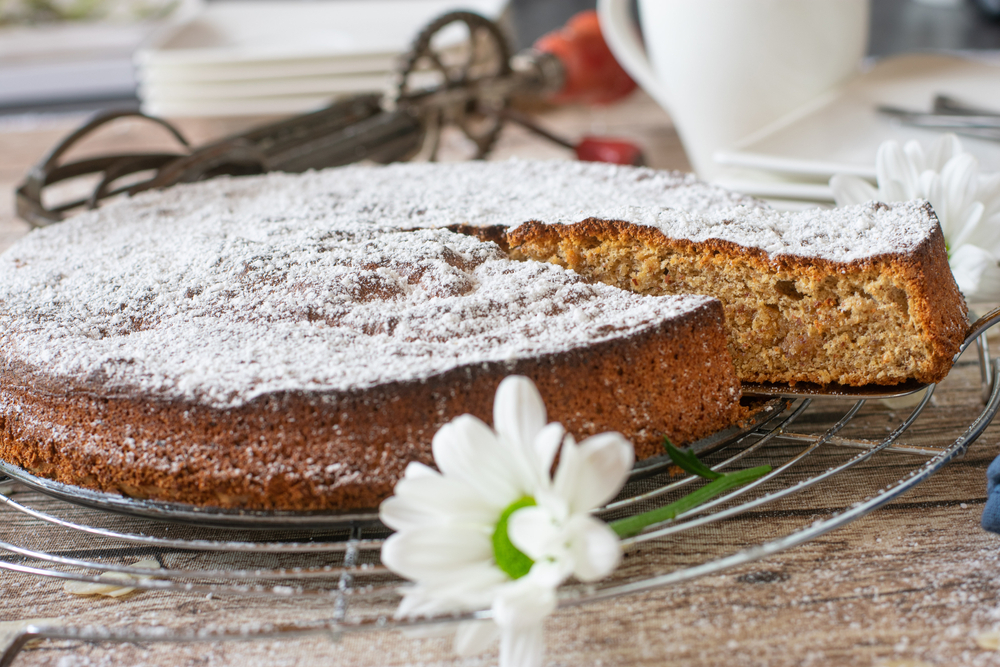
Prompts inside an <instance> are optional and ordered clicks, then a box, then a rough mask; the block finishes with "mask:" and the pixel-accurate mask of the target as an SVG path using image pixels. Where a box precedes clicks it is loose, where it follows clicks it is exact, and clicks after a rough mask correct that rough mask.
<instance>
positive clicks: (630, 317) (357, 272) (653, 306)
mask: <svg viewBox="0 0 1000 667" xmlns="http://www.w3.org/2000/svg"><path fill="white" fill-rule="evenodd" d="M370 171H373V172H376V173H377V172H379V171H380V170H370ZM335 173H336V172H329V173H327V174H323V175H317V174H310V175H307V176H306V177H304V178H302V179H301V180H297V179H294V178H291V177H284V176H282V177H278V178H265V179H235V180H223V181H219V182H212V183H206V184H199V185H198V186H195V187H181V188H175V189H173V190H170V191H168V192H164V193H162V194H158V193H153V194H149V195H146V196H142V197H137V198H136V199H135V200H132V201H122V202H118V203H115V204H113V205H110V206H108V207H106V208H104V209H102V210H100V211H97V212H93V213H89V214H84V215H81V216H78V217H76V218H74V219H72V220H70V221H67V222H65V223H62V224H60V225H57V226H54V227H51V228H47V229H43V230H40V231H37V232H34V233H32V234H31V235H29V236H28V237H27V238H26V239H24V240H23V241H22V242H21V243H19V244H18V245H16V246H15V247H14V248H12V249H11V250H10V251H8V252H7V253H6V254H5V255H3V257H2V258H0V275H2V276H3V280H2V287H0V302H2V312H0V350H2V355H3V359H4V361H5V362H6V364H8V365H10V364H15V363H26V364H28V365H29V366H32V367H35V368H37V369H44V373H46V374H50V373H51V374H52V375H53V376H54V377H58V378H66V379H68V380H69V381H71V382H73V383H74V384H76V385H84V386H100V387H101V388H103V389H112V390H113V389H115V388H121V389H139V390H141V391H144V392H148V393H151V394H154V395H159V396H162V397H167V398H183V399H190V400H199V401H202V402H206V403H208V404H211V405H216V406H234V405H239V404H242V403H245V402H247V401H249V400H252V399H253V398H254V397H256V396H259V395H261V394H265V393H269V392H275V391H282V390H288V391H294V390H308V391H324V390H333V391H338V390H352V389H364V388H367V387H371V386H374V385H378V384H381V383H385V382H390V381H409V380H420V379H423V378H428V377H431V376H433V375H436V374H439V373H441V372H444V371H448V370H450V369H453V368H456V367H463V366H473V365H476V364H481V363H484V362H496V361H500V362H503V361H515V360H518V359H523V358H529V357H535V356H539V355H546V354H551V353H556V352H560V351H563V350H567V349H573V348H576V347H580V346H585V345H591V344H593V343H597V342H601V341H605V340H609V339H613V338H619V337H627V336H630V335H633V334H635V333H638V332H641V331H644V330H646V329H648V328H649V327H652V326H656V325H657V324H659V323H662V322H663V321H664V320H668V319H670V318H674V317H676V316H678V315H680V314H682V313H684V312H687V311H689V310H691V309H693V308H696V307H699V306H701V305H703V304H704V303H706V302H707V301H708V299H707V298H704V297H690V298H667V297H662V298H644V297H639V296H637V295H634V294H631V293H628V292H624V291H621V290H618V289H616V288H612V287H608V286H605V285H588V284H586V283H584V282H583V281H582V280H581V279H580V278H579V277H578V276H576V275H575V274H573V273H572V272H567V271H565V270H563V269H561V268H560V267H556V266H552V265H547V264H540V263H535V262H526V263H520V262H512V261H510V260H509V259H507V257H506V255H504V254H503V252H502V251H500V249H499V248H497V247H496V246H495V245H494V244H492V243H484V242H481V241H479V240H477V239H474V238H472V237H468V236H464V235H461V234H455V233H452V232H449V231H446V230H440V229H438V230H435V229H419V230H415V231H401V230H400V229H399V228H398V227H399V226H402V225H397V226H395V228H392V227H387V226H385V225H384V224H383V225H375V224H372V221H359V220H357V216H356V213H351V214H342V212H341V211H339V209H337V207H336V206H331V205H330V204H329V202H325V201H323V200H322V198H318V197H316V196H315V189H312V186H314V185H315V184H316V182H317V180H324V179H327V180H332V179H333V177H334V176H335ZM297 185H301V186H302V187H301V188H300V187H292V186H297ZM331 210H332V211H333V212H331ZM379 217H380V218H381V219H382V222H383V223H387V222H397V223H398V222H399V221H398V220H391V221H390V220H388V219H386V218H385V217H384V216H379Z"/></svg>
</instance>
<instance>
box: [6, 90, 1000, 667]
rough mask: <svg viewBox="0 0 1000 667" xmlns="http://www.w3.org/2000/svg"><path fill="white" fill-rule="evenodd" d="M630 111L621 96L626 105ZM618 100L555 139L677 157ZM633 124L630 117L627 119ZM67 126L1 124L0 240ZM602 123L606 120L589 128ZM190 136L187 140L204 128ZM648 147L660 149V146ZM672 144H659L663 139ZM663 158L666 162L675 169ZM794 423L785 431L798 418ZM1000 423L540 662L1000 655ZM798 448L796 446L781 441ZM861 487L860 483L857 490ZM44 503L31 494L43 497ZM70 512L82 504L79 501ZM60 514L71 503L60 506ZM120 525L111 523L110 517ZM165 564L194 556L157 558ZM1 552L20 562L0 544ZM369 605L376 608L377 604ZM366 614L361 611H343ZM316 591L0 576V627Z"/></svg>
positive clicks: (435, 647) (772, 531)
mask: <svg viewBox="0 0 1000 667" xmlns="http://www.w3.org/2000/svg"><path fill="white" fill-rule="evenodd" d="M629 105H631V106H629ZM629 105H626V106H624V107H620V108H617V109H609V110H602V111H598V112H583V111H580V110H571V111H560V112H554V113H551V114H549V115H548V116H547V117H546V118H545V119H544V120H545V122H547V123H549V124H550V125H551V126H552V127H553V128H558V129H561V130H562V131H563V132H565V133H566V134H570V135H572V134H580V133H582V132H584V131H592V132H609V133H612V132H613V133H615V134H623V133H626V132H629V133H631V135H632V136H633V137H635V138H637V139H639V140H640V141H642V142H643V143H644V145H645V146H646V149H647V151H648V152H649V153H650V157H651V158H653V159H652V160H651V161H652V162H653V164H654V165H657V166H682V165H683V154H682V153H680V152H679V145H678V144H677V142H676V135H675V134H672V130H671V129H670V127H669V124H668V121H667V120H666V119H665V117H664V116H662V114H660V113H659V112H658V110H656V109H655V107H651V106H650V105H649V104H648V102H647V101H645V100H642V99H641V98H639V99H636V100H632V101H631V102H630V103H629ZM632 119H639V120H638V121H636V122H635V124H634V125H632V124H631V123H632ZM77 122H78V119H65V121H60V122H51V121H46V122H45V123H44V124H41V125H39V124H36V125H35V126H34V127H33V128H32V127H21V128H16V127H14V126H12V125H11V124H9V123H8V124H7V125H3V124H0V156H2V163H0V188H2V190H0V206H2V208H0V245H6V244H8V243H9V242H11V241H12V240H13V239H14V238H16V237H18V236H20V235H22V234H23V233H25V231H26V226H24V225H23V224H22V223H19V222H17V221H14V220H13V219H12V210H11V208H10V192H11V190H12V185H13V183H14V182H16V180H18V179H19V178H20V177H21V175H22V173H23V171H24V170H25V169H26V168H27V167H28V166H29V165H30V164H32V163H33V162H34V161H36V160H37V158H38V157H39V156H40V155H41V154H43V153H44V151H45V150H46V149H47V148H48V147H49V146H50V145H51V144H52V143H54V142H55V141H56V140H57V139H58V138H59V137H61V136H62V135H63V134H64V133H65V132H66V131H68V130H69V129H70V128H71V127H72V126H74V125H75V124H76V123H77ZM602 126H603V127H602ZM199 127H200V128H201V130H200V131H201V132H202V136H201V138H202V139H204V137H207V136H210V135H212V134H213V133H214V134H218V131H217V130H218V128H217V127H215V128H212V127H209V126H207V125H202V126H195V130H198V128H199ZM130 131H131V130H122V134H120V135H113V136H111V137H110V138H105V139H103V140H102V141H101V142H98V144H97V145H96V146H95V147H92V149H93V150H101V149H102V148H103V147H107V146H110V145H112V144H113V143H115V142H121V143H122V144H129V143H131V142H132V141H133V140H134V137H133V136H132V135H130V134H129V132H130ZM657 146H659V148H657ZM671 147H672V148H671ZM501 148H502V150H503V151H509V152H511V153H513V152H517V153H519V154H522V155H523V154H533V155H539V154H544V155H552V156H553V157H559V156H565V152H560V151H562V149H556V148H553V147H550V146H546V145H544V144H539V143H538V142H537V141H536V140H535V139H533V138H531V137H529V136H527V135H524V134H521V133H511V135H510V136H508V137H507V138H506V139H505V141H504V144H502V146H501ZM671 161H673V162H671ZM845 408H846V406H845V405H844V404H841V403H837V402H822V403H817V404H816V405H815V406H814V407H813V408H811V409H810V411H809V413H808V414H809V415H811V416H810V417H808V419H807V420H806V421H805V422H804V423H803V424H802V428H803V429H806V428H808V427H809V426H810V423H812V428H818V427H821V424H823V423H829V421H830V420H831V419H834V418H836V416H837V415H838V414H839V413H842V412H843V410H844V409H845ZM979 409H980V405H979V401H978V369H977V367H976V366H975V365H974V364H973V363H972V362H971V361H970V362H965V361H964V360H963V363H962V364H961V365H960V366H959V367H957V368H956V369H955V371H953V373H952V375H951V376H949V378H948V379H947V380H946V381H945V382H944V383H943V384H942V386H941V387H940V389H939V392H938V394H937V395H936V396H935V399H934V405H933V406H932V407H931V408H930V411H929V414H928V416H927V417H925V418H923V419H922V421H921V422H918V424H917V426H916V427H915V428H914V429H913V430H912V431H911V432H909V433H907V434H906V435H905V436H904V441H905V442H908V443H911V444H919V445H925V446H942V445H945V444H947V443H948V442H950V440H952V439H954V437H956V436H957V434H958V433H959V432H961V430H962V428H963V427H964V425H965V424H967V423H968V422H969V420H971V419H972V418H973V417H974V416H975V415H976V414H977V413H978V411H979ZM904 415H905V411H904V410H901V409H891V408H889V407H886V406H885V405H883V404H881V403H877V402H875V403H872V404H869V405H868V406H866V407H865V408H864V410H863V412H862V414H861V415H860V416H859V417H858V418H857V419H856V420H855V421H854V422H853V423H852V424H851V426H850V427H849V429H848V432H846V433H845V435H847V436H850V437H857V438H867V439H877V438H879V437H884V435H885V434H886V433H887V432H888V430H891V429H892V428H893V427H894V426H895V424H897V423H898V422H899V421H900V420H901V419H902V418H903V416H904ZM793 430H798V427H796V429H793ZM998 438H1000V425H994V426H991V427H990V428H989V429H988V430H987V432H986V433H985V435H984V436H983V437H982V438H981V439H980V440H979V441H978V442H977V443H976V444H975V445H974V446H973V448H972V450H971V451H970V453H969V454H968V455H967V456H966V457H965V458H964V459H962V460H960V461H957V462H955V463H953V464H951V465H949V466H948V467H946V468H945V469H944V470H943V471H942V472H941V473H939V474H938V475H936V476H935V477H933V478H932V479H931V480H929V481H928V482H926V483H925V484H922V485H921V486H919V487H917V488H916V489H915V490H914V491H913V492H911V493H909V494H907V495H906V496H904V497H903V498H901V499H900V500H899V501H897V502H895V503H893V504H891V505H890V506H888V507H886V508H884V509H882V510H880V511H878V512H876V513H874V514H873V515H870V516H868V517H866V518H864V519H861V520H859V521H857V522H855V523H853V524H851V525H849V526H848V527H846V528H844V529H841V530H839V531H836V532H834V533H831V534H828V535H826V536H824V537H821V538H819V539H817V540H815V541H813V542H811V543H809V544H806V545H804V546H802V547H798V548H796V549H793V550H791V551H787V552H784V553H781V554H779V555H777V556H774V557H772V558H770V559H767V560H764V561H760V562H757V563H752V564H750V565H747V566H744V567H740V568H738V569H734V570H731V571H727V572H724V573H721V574H718V575H714V576H708V577H703V578H701V579H697V580H694V581H691V582H688V583H685V584H681V585H677V586H673V587H669V588H664V589H660V590H656V591H653V592H649V593H644V594H638V595H631V596H626V597H623V598H619V599H616V600H614V601H611V602H604V603H597V604H590V605H584V606H580V607H576V608H571V609H567V610H565V611H562V612H560V613H558V614H556V615H555V616H553V617H552V618H551V619H549V621H548V622H547V630H548V637H549V651H548V654H547V659H546V664H547V665H551V666H556V665H559V666H562V665H566V666H570V665H573V666H575V665H605V666H610V665H621V666H626V665H628V666H631V665H662V664H676V665H692V666H709V665H761V666H764V665H767V666H772V665H773V666H780V665H883V666H885V667H888V666H890V665H897V666H901V665H1000V653H997V652H996V651H989V650H983V649H981V648H979V646H978V645H977V643H976V637H977V636H980V635H982V634H983V633H985V632H989V631H996V630H1000V600H998V599H997V590H998V585H1000V550H998V547H1000V536H995V535H991V534H988V533H985V532H983V531H982V530H981V529H980V528H979V525H978V524H979V515H980V513H981V510H982V505H983V502H984V500H985V479H984V474H985V469H986V466H987V465H988V463H989V461H990V460H991V459H992V458H993V456H994V455H996V454H997V453H1000V452H998V447H997V441H998ZM782 447H783V449H785V450H787V451H788V452H791V451H794V450H795V449H796V448H797V447H800V445H794V446H793V445H792V444H790V443H784V444H783V445H782ZM853 453H854V452H852V451H850V450H844V449H839V448H829V449H824V450H823V451H822V452H821V453H820V454H818V455H816V456H814V457H810V459H808V460H807V461H806V462H805V463H804V468H803V470H804V471H809V470H812V471H820V470H823V469H825V467H826V466H828V465H830V464H831V463H833V462H836V461H842V460H844V459H845V458H846V457H848V456H850V455H851V454H853ZM920 461H921V459H920V458H918V457H913V456H909V455H901V454H882V455H880V456H879V457H878V458H877V460H876V461H875V462H874V463H873V464H871V465H867V466H866V468H865V471H864V475H852V476H851V477H850V478H840V479H836V480H834V481H832V482H831V483H827V484H825V485H822V486H821V487H819V488H816V489H812V490H810V491H808V492H806V493H803V494H799V495H798V496H796V497H795V498H794V499H792V500H785V501H781V502H780V503H777V504H775V505H774V506H771V507H768V508H767V511H766V512H764V513H756V514H753V515H749V516H746V517H743V518H741V519H739V520H738V521H735V522H729V523H727V524H723V525H718V526H711V527H708V528H705V529H701V530H698V531H692V532H691V533H684V534H682V536H677V537H674V538H668V539H665V540H662V541H658V542H657V543H655V544H651V545H646V546H644V547H643V548H642V549H643V551H642V552H641V553H639V554H635V555H632V556H630V557H629V559H628V560H627V561H626V563H625V567H624V568H623V570H622V573H621V576H623V577H627V578H633V577H634V578H640V577H643V576H647V575H648V574H650V573H653V572H666V571H670V570H671V569H673V568H675V567H678V566H682V565H684V564H690V563H696V562H701V561H703V560H705V559H707V558H710V557H713V556H718V555H720V554H722V553H727V552H731V551H733V550H735V549H738V548H739V547H740V546H741V545H743V544H753V543H759V542H761V541H763V540H765V539H769V538H773V537H777V536H780V535H783V534H786V533H788V532H790V531H792V530H795V529H797V528H801V527H803V526H805V525H808V524H809V523H811V522H812V521H813V520H815V519H818V518H822V517H825V516H829V515H830V513H831V512H835V511H838V510H842V509H844V508H845V507H846V506H847V505H849V504H850V503H851V502H854V501H855V500H857V499H858V496H859V495H862V496H863V495H864V494H865V493H869V492H875V491H877V490H878V489H879V488H881V487H882V486H884V485H885V484H888V483H891V482H893V481H895V480H897V479H899V478H900V477H901V476H902V475H904V474H905V473H906V472H908V471H909V470H912V469H913V468H914V467H915V466H916V465H919V463H920ZM868 489H870V491H869V490H868ZM42 504H43V505H44V502H43V503H42ZM80 511H81V512H82V511H83V510H80ZM69 515H72V512H69ZM116 521H117V520H115V519H108V522H109V525H115V523H116ZM0 540H11V541H14V540H17V541H21V542H27V543H30V544H31V545H32V546H33V547H35V548H40V549H54V550H58V551H59V552H60V553H61V554H63V555H66V556H72V557H86V558H108V559H109V561H112V562H118V561H124V562H131V561H129V560H127V559H128V558H131V559H132V560H135V559H136V558H138V557H142V556H144V555H146V554H147V552H146V551H144V550H141V549H140V550H134V551H130V552H128V554H127V557H126V554H125V553H124V552H122V551H120V550H116V549H115V548H112V547H113V545H111V543H108V542H103V541H101V540H97V539H90V538H86V539H84V538H79V537H67V533H66V532H65V531H61V530H60V529H55V528H46V527H41V526H39V525H38V524H37V522H34V521H32V520H30V519H27V518H25V517H23V516H20V515H17V514H13V513H11V512H9V511H7V510H0ZM168 557H169V559H171V560H169V562H170V563H172V564H175V565H190V564H192V563H194V562H198V559H199V558H205V557H203V556H196V555H191V554H184V553H182V552H175V553H172V554H168ZM0 558H2V559H4V560H15V559H16V558H17V557H16V556H13V555H10V554H7V553H4V552H2V551H0ZM378 606H379V605H378V604H376V605H375V607H378ZM365 611H368V610H366V609H361V610H359V611H358V612H357V613H362V612H365ZM331 615H332V609H331V603H329V602H328V601H326V600H314V601H303V600H300V599H289V600H279V601H274V600H273V599H267V600H253V599H251V600H247V599H245V598H233V597H225V596H219V597H213V598H206V597H205V596H204V595H197V596H196V595H185V594H177V593H169V594H168V593H152V592H145V593H139V594H134V595H131V596H128V597H126V598H124V599H108V598H79V597H74V596H71V595H68V594H67V593H65V592H64V591H63V588H62V584H61V583H59V582H53V581H49V580H41V579H36V578H34V577H31V576H27V575H18V574H11V573H2V574H0V621H6V620H15V619H25V618H39V617H59V618H62V619H64V621H65V622H66V623H68V624H72V625H74V626H83V625H89V624H99V625H106V626H107V625H110V626H129V625H138V626H158V625H166V626H170V627H191V626H196V627H205V626H207V625H239V624H240V623H245V622H254V621H261V620H265V619H266V620H277V621H292V620H295V621H305V620H317V619H324V618H330V617H331ZM495 662H496V655H495V653H494V654H487V655H485V656H483V657H481V658H473V659H468V660H465V661H462V660H458V659H456V658H454V657H453V656H452V655H451V653H450V651H449V643H448V641H447V640H446V639H440V638H424V639H414V638H410V637H404V636H401V635H399V634H398V633H394V632H381V633H373V634H361V635H347V636H345V637H344V638H343V639H342V640H341V641H339V642H333V641H330V640H328V639H325V638H312V639H305V640H296V641H287V642H280V643H279V642H259V643H246V642H240V643H210V644H180V645H162V644H147V645H135V644H124V645H111V644H100V645H89V644H79V643H71V642H43V643H41V644H39V645H38V646H36V647H34V648H32V649H30V650H28V651H27V652H25V653H24V654H22V655H21V656H20V657H19V658H18V661H17V662H16V663H15V664H17V665H25V666H28V665H51V666H53V667H55V666H59V667H76V666H81V667H82V666H87V665H135V664H144V665H201V664H213V665H215V664H218V665H246V666H247V667H250V666H255V665H268V666H270V665H330V664H337V665H355V664H363V665H369V664H370V665H418V664H419V665H459V664H461V665H470V666H471V665H488V664H495Z"/></svg>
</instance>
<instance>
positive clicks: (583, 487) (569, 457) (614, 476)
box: [554, 433, 635, 512]
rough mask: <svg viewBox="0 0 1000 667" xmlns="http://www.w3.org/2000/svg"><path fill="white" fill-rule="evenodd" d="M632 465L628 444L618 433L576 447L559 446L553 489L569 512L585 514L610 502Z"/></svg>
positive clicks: (590, 439) (593, 439)
mask: <svg viewBox="0 0 1000 667" xmlns="http://www.w3.org/2000/svg"><path fill="white" fill-rule="evenodd" d="M564 462H565V463H566V465H565V467H564V465H563V464H564ZM634 462H635V454H634V452H633V449H632V444H631V443H630V442H629V441H628V440H626V439H625V438H624V437H623V436H622V435H621V434H620V433H601V434H600V435H595V436H593V437H590V438H587V439H586V440H584V441H583V442H581V443H580V444H579V445H577V446H576V447H570V446H563V449H562V454H561V458H560V461H559V467H558V468H557V469H556V477H555V481H554V486H555V489H556V491H557V493H558V494H559V495H561V496H562V497H563V498H565V499H566V500H567V501H568V502H569V507H570V511H571V512H587V511H590V510H591V509H594V508H595V507H600V506H601V505H603V504H604V503H606V502H607V501H609V500H611V499H612V498H614V496H615V494H617V493H618V490H619V489H621V487H622V485H623V484H625V480H626V479H627V478H628V474H629V472H630V471H631V470H632V464H633V463H634Z"/></svg>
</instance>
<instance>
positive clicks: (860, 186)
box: [830, 174, 878, 206]
mask: <svg viewBox="0 0 1000 667" xmlns="http://www.w3.org/2000/svg"><path fill="white" fill-rule="evenodd" d="M830 189H831V190H833V199H834V201H835V202H837V206H851V205H854V204H864V203H866V202H870V201H872V200H875V199H878V190H876V189H875V188H874V187H872V185H871V183H869V182H868V181H865V180H863V179H861V178H858V177H857V176H850V175H847V174H836V175H834V176H833V178H831V179H830Z"/></svg>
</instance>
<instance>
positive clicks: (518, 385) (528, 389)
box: [493, 375, 546, 450]
mask: <svg viewBox="0 0 1000 667" xmlns="http://www.w3.org/2000/svg"><path fill="white" fill-rule="evenodd" d="M545 421H546V415H545V403H543V402H542V395H541V394H539V393H538V389H537V388H536V387H535V384H534V383H533V382H532V381H531V380H529V379H528V378H526V377H524V376H522V375H511V376H509V377H506V378H504V380H503V382H501V383H500V386H499V387H497V395H496V398H495V399H494V400H493V428H494V429H496V432H497V433H499V434H500V435H503V436H506V437H507V438H509V439H510V441H511V442H512V443H514V444H515V445H517V446H518V447H521V448H523V449H525V450H527V449H528V448H529V447H531V446H532V443H533V442H534V440H535V435H536V434H537V433H538V432H539V431H541V430H542V428H543V427H544V426H545Z"/></svg>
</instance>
